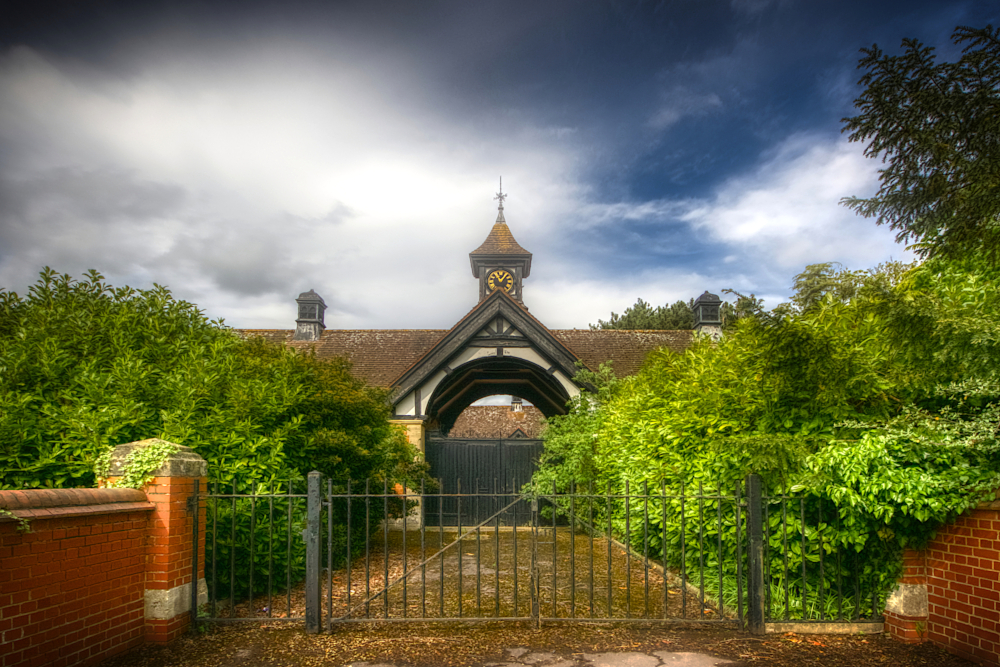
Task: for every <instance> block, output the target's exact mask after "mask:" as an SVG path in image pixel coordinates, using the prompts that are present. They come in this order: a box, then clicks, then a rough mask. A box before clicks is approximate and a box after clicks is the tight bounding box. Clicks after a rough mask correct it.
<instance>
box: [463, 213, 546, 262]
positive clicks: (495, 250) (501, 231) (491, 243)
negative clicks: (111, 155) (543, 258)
mask: <svg viewBox="0 0 1000 667" xmlns="http://www.w3.org/2000/svg"><path fill="white" fill-rule="evenodd" d="M469 254H470V255H530V254H531V253H530V252H528V251H527V250H525V249H524V248H522V247H521V246H520V245H518V243H517V241H515V240H514V235H513V234H511V233H510V227H508V226H507V223H506V222H501V221H499V220H498V221H497V223H496V224H495V225H493V229H491V230H490V235H489V236H487V237H486V240H485V241H483V244H482V245H481V246H479V247H478V248H476V249H475V250H473V251H472V252H471V253H469Z"/></svg>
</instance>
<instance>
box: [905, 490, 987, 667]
mask: <svg viewBox="0 0 1000 667" xmlns="http://www.w3.org/2000/svg"><path fill="white" fill-rule="evenodd" d="M885 616H886V619H885V620H886V629H887V630H888V632H890V633H891V634H892V635H893V636H895V637H897V638H899V639H901V640H903V641H908V642H920V641H931V642H934V643H936V644H939V645H941V646H943V647H945V648H946V649H948V650H949V651H950V652H952V653H954V654H956V655H959V656H961V657H964V658H967V659H969V660H973V661H975V662H977V663H979V664H983V665H992V666H997V665H1000V501H997V502H992V503H985V504H983V505H980V506H979V508H977V509H974V510H970V511H968V512H966V513H965V514H963V515H962V516H961V517H959V518H958V519H957V520H956V521H955V522H954V523H952V524H950V525H948V526H944V527H943V528H941V529H940V530H939V531H938V533H937V535H936V536H935V538H934V540H933V541H932V542H931V543H930V544H928V545H927V548H926V549H924V550H923V551H919V552H915V551H910V552H907V553H906V555H905V561H904V573H903V578H902V579H901V580H900V586H899V587H898V588H897V590H896V592H895V593H894V594H893V596H892V597H890V600H889V602H888V604H887V606H886V614H885Z"/></svg>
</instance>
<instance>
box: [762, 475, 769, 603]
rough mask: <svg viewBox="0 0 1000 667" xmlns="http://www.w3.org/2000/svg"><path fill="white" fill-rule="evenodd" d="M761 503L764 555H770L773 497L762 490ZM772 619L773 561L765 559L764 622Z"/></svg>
mask: <svg viewBox="0 0 1000 667" xmlns="http://www.w3.org/2000/svg"><path fill="white" fill-rule="evenodd" d="M761 502H762V504H763V506H762V510H763V515H764V516H763V519H762V522H761V525H762V526H763V530H764V553H765V554H769V553H770V548H771V497H770V496H767V495H764V490H763V489H761ZM769 618H771V559H770V558H765V559H764V621H765V622H767V620H768V619H769Z"/></svg>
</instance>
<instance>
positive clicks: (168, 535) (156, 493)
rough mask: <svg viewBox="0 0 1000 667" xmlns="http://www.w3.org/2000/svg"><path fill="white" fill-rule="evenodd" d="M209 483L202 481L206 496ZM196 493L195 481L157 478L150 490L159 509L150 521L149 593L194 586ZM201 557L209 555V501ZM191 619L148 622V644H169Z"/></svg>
mask: <svg viewBox="0 0 1000 667" xmlns="http://www.w3.org/2000/svg"><path fill="white" fill-rule="evenodd" d="M207 488H208V481H207V480H206V479H205V478H202V479H201V481H200V491H201V494H205V493H206V492H207ZM193 493H194V479H193V478H191V477H155V478H153V481H152V482H150V483H149V485H148V486H146V497H147V498H149V500H150V501H151V502H152V503H154V504H155V505H156V509H155V510H154V511H153V512H152V514H151V515H150V517H149V532H148V542H147V545H148V546H147V554H148V555H147V563H148V565H147V571H146V589H147V590H170V589H172V588H176V587H177V586H183V585H184V584H188V583H191V546H192V538H193V535H192V530H191V529H192V528H193V526H192V523H191V521H192V517H191V515H190V513H189V512H188V509H187V499H188V498H190V497H191V495H192V494H193ZM198 516H199V527H198V553H199V554H204V553H205V516H206V514H205V501H204V500H202V502H201V509H200V511H199V512H198ZM198 567H199V569H198V578H199V579H201V578H203V577H204V576H205V564H204V560H203V559H202V560H201V561H200V562H199V563H198ZM195 583H196V584H197V582H195ZM187 625H188V622H187V618H186V617H179V618H174V619H170V620H155V619H149V620H147V621H146V633H145V637H146V641H147V642H153V643H157V644H165V643H168V642H171V641H173V640H174V639H176V638H177V637H179V636H180V635H181V634H182V633H183V632H184V631H186V630H187Z"/></svg>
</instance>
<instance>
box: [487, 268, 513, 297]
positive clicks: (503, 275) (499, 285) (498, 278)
mask: <svg viewBox="0 0 1000 667" xmlns="http://www.w3.org/2000/svg"><path fill="white" fill-rule="evenodd" d="M486 284H487V285H489V288H490V291H493V290H498V289H502V290H503V291H505V292H509V291H511V290H512V289H513V288H514V276H512V275H510V271H507V270H506V269H497V270H496V271H494V272H493V273H491V274H490V275H489V276H488V277H487V278H486Z"/></svg>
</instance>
